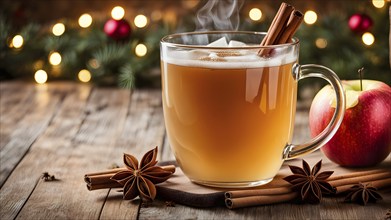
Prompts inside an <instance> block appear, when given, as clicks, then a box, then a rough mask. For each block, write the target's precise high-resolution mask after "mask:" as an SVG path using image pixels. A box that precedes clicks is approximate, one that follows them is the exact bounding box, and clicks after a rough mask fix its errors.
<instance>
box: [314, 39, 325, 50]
mask: <svg viewBox="0 0 391 220" xmlns="http://www.w3.org/2000/svg"><path fill="white" fill-rule="evenodd" d="M315 45H316V47H317V48H319V49H324V48H326V47H327V40H326V39H324V38H318V39H316V41H315Z"/></svg>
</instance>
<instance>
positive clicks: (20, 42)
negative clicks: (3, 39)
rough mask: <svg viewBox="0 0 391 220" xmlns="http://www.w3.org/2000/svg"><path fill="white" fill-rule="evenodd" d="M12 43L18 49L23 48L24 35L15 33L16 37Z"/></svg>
mask: <svg viewBox="0 0 391 220" xmlns="http://www.w3.org/2000/svg"><path fill="white" fill-rule="evenodd" d="M11 45H12V46H13V47H15V48H16V49H18V48H21V47H22V46H23V37H22V36H21V35H15V37H13V38H12V42H11Z"/></svg>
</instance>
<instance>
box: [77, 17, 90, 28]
mask: <svg viewBox="0 0 391 220" xmlns="http://www.w3.org/2000/svg"><path fill="white" fill-rule="evenodd" d="M91 24H92V17H91V15H89V14H82V15H81V16H80V18H79V25H80V27H82V28H88V27H89V26H91Z"/></svg>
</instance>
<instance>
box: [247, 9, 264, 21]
mask: <svg viewBox="0 0 391 220" xmlns="http://www.w3.org/2000/svg"><path fill="white" fill-rule="evenodd" d="M248 16H249V17H250V19H251V20H253V21H259V20H261V18H262V11H261V9H259V8H252V9H251V10H250V12H249V13H248Z"/></svg>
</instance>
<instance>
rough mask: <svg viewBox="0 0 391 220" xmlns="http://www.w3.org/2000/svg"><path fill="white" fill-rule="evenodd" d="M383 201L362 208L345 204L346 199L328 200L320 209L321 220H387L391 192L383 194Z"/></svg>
mask: <svg viewBox="0 0 391 220" xmlns="http://www.w3.org/2000/svg"><path fill="white" fill-rule="evenodd" d="M382 196H383V200H379V201H378V202H377V203H368V204H367V205H366V206H362V205H359V204H355V203H344V202H343V200H344V197H343V196H342V197H337V198H326V199H324V200H323V201H322V207H321V209H320V215H321V219H362V220H366V219H386V218H385V217H386V213H387V210H388V209H390V207H391V192H388V193H382Z"/></svg>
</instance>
